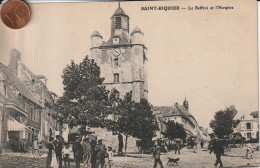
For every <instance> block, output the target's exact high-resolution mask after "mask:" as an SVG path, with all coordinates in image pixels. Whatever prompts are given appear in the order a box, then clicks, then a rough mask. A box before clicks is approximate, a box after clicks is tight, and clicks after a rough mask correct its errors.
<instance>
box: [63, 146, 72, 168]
mask: <svg viewBox="0 0 260 168" xmlns="http://www.w3.org/2000/svg"><path fill="white" fill-rule="evenodd" d="M70 152H71V151H70V146H69V143H66V144H65V146H64V148H63V149H62V154H63V158H64V165H65V167H66V164H67V162H68V167H70Z"/></svg>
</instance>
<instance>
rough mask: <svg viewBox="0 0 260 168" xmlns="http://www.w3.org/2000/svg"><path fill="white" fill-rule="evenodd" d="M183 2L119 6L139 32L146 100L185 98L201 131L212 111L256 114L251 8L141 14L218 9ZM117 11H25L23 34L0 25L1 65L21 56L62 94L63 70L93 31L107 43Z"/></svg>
mask: <svg viewBox="0 0 260 168" xmlns="http://www.w3.org/2000/svg"><path fill="white" fill-rule="evenodd" d="M187 2H188V1H183V2H182V3H181V2H180V1H172V2H171V1H166V2H121V7H122V8H123V9H124V11H125V12H126V14H127V15H129V17H130V32H132V30H133V29H134V27H136V26H138V27H140V29H141V30H142V31H143V32H144V41H145V45H146V46H147V47H148V59H149V60H148V62H149V64H148V87H149V101H150V102H151V103H152V104H153V105H154V106H156V105H173V103H175V102H176V101H177V102H179V103H182V102H183V100H184V98H185V96H186V97H187V100H188V101H189V104H190V112H191V114H193V115H194V117H195V118H196V119H197V121H198V122H199V125H201V126H204V127H208V124H209V121H210V119H212V118H213V115H214V113H215V112H216V111H218V110H221V109H224V108H225V107H228V106H230V105H235V106H236V108H237V110H238V116H241V115H242V114H249V113H250V112H252V111H255V110H258V78H257V38H256V37H257V27H256V24H257V18H256V2H255V1H253V0H248V1H239V2H238V1H233V0H229V1H221V0H220V1H215V2H218V4H217V5H222V6H234V10H228V11H226V10H213V11H211V10H207V11H198V10H197V11H188V10H183V11H141V10H140V8H141V6H154V5H157V6H162V5H167V6H169V5H173V6H176V5H179V6H180V7H187V6H188V5H189V6H195V5H198V6H201V5H204V6H206V4H203V3H205V2H207V3H208V5H209V6H215V5H216V4H212V3H213V1H190V2H189V3H187ZM234 2H236V3H234ZM210 3H211V4H210ZM244 5H247V8H244ZM117 7H118V3H112V2H103V3H94V2H89V3H74V4H73V3H63V4H62V3H59V4H55V3H50V4H30V8H31V10H32V18H31V21H30V22H29V24H28V25H27V26H26V27H24V28H22V29H20V30H11V29H9V28H7V27H5V26H4V25H3V23H2V22H0V62H2V63H4V64H5V65H7V64H8V61H9V51H10V50H11V49H13V48H16V49H18V50H19V51H20V52H21V54H22V61H23V62H24V63H25V64H26V65H27V66H28V67H29V68H30V69H31V70H32V72H34V73H35V74H41V75H45V76H46V77H47V78H48V83H47V86H48V88H49V89H50V90H51V91H54V92H56V93H57V94H58V95H61V94H62V90H63V86H62V79H61V73H62V70H63V68H64V67H65V66H66V64H69V63H70V60H75V61H76V62H79V61H81V60H82V59H83V58H84V56H85V55H88V54H90V51H89V48H90V36H91V34H92V32H93V31H94V30H98V31H99V32H100V34H101V35H102V36H103V37H104V41H107V40H108V38H109V36H110V26H111V25H110V17H111V16H112V15H113V13H114V11H115V10H116V8H117ZM248 9H250V10H248Z"/></svg>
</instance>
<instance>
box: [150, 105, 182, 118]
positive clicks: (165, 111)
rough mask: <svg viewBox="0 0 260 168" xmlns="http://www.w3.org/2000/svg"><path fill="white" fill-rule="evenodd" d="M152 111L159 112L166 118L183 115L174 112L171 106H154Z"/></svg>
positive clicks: (176, 111)
mask: <svg viewBox="0 0 260 168" xmlns="http://www.w3.org/2000/svg"><path fill="white" fill-rule="evenodd" d="M153 111H160V113H161V114H162V115H163V116H164V117H166V116H174V115H183V114H182V113H181V112H179V111H178V110H175V108H174V107H172V106H154V107H153Z"/></svg>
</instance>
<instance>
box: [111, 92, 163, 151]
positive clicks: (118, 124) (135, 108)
mask: <svg viewBox="0 0 260 168" xmlns="http://www.w3.org/2000/svg"><path fill="white" fill-rule="evenodd" d="M116 108H117V110H116V111H118V114H119V118H118V120H117V121H115V122H114V128H113V129H114V130H115V131H117V132H120V133H122V134H124V136H125V156H127V152H126V151H127V140H128V138H129V137H130V136H133V137H136V138H140V139H144V140H152V138H153V137H154V136H155V132H156V130H158V126H157V124H156V120H155V116H154V115H153V112H152V106H151V105H150V104H149V102H148V101H147V100H146V99H141V100H140V102H135V101H132V92H129V93H126V95H125V97H124V99H123V100H120V101H119V103H118V106H117V107H116Z"/></svg>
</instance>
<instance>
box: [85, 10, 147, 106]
mask: <svg viewBox="0 0 260 168" xmlns="http://www.w3.org/2000/svg"><path fill="white" fill-rule="evenodd" d="M129 20H130V18H129V16H128V15H126V14H125V12H124V10H123V9H122V8H121V7H120V6H119V7H118V8H117V9H116V11H115V12H114V14H113V15H112V17H111V36H110V38H109V39H108V41H103V37H102V36H101V35H100V34H99V32H98V31H94V32H93V34H92V35H91V48H90V51H91V55H90V58H92V59H94V60H95V62H96V63H97V65H98V66H99V67H100V70H101V77H104V78H105V81H104V82H103V84H104V85H105V86H106V88H107V89H108V90H112V89H113V88H115V89H116V90H117V91H119V95H120V98H123V97H124V95H125V94H126V93H127V92H130V91H132V95H133V100H134V101H137V102H138V101H140V99H141V98H146V99H147V98H148V87H147V72H146V69H147V68H146V66H147V48H146V46H145V45H144V43H143V35H144V34H143V32H142V31H141V30H140V29H139V28H138V27H136V28H135V29H134V30H133V31H132V33H131V34H129Z"/></svg>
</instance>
